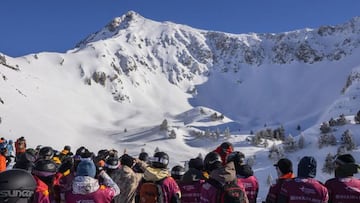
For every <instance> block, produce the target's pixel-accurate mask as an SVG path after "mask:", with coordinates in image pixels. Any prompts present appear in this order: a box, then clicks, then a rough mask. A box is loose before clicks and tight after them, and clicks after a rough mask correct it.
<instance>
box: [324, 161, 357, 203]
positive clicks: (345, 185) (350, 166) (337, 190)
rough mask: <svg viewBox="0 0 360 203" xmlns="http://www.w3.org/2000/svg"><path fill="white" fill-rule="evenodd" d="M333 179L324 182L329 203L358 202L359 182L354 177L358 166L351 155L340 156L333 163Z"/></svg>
mask: <svg viewBox="0 0 360 203" xmlns="http://www.w3.org/2000/svg"><path fill="white" fill-rule="evenodd" d="M334 164H335V178H332V179H329V180H327V181H326V182H325V186H326V188H327V189H328V192H329V203H342V202H346V203H358V202H360V180H359V179H358V178H355V177H354V174H356V173H358V170H359V165H358V164H356V163H355V159H354V157H353V156H352V155H351V154H344V155H340V156H338V157H337V158H336V160H335V162H334Z"/></svg>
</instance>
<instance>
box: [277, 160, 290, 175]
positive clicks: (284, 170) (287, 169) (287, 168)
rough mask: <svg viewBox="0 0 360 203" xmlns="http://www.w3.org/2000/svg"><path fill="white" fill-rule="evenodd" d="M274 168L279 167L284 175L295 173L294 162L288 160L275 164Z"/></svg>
mask: <svg viewBox="0 0 360 203" xmlns="http://www.w3.org/2000/svg"><path fill="white" fill-rule="evenodd" d="M274 166H275V167H278V168H279V170H280V171H281V173H282V174H287V173H292V172H293V166H292V162H291V161H290V160H289V159H287V158H283V159H279V161H278V162H277V163H276V164H274Z"/></svg>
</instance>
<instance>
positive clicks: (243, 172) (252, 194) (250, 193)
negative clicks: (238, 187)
mask: <svg viewBox="0 0 360 203" xmlns="http://www.w3.org/2000/svg"><path fill="white" fill-rule="evenodd" d="M235 168H236V176H237V178H238V180H239V181H240V182H241V183H242V184H243V185H244V188H245V192H246V196H247V198H248V199H249V202H250V203H256V198H257V195H258V192H259V183H258V180H257V178H256V177H255V176H254V172H253V170H252V168H251V167H250V166H249V165H247V164H242V165H240V166H238V167H235Z"/></svg>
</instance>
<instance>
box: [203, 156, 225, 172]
mask: <svg viewBox="0 0 360 203" xmlns="http://www.w3.org/2000/svg"><path fill="white" fill-rule="evenodd" d="M221 166H222V161H221V157H220V155H219V154H218V153H216V152H209V153H208V154H207V155H206V156H205V159H204V168H205V170H207V171H212V170H214V169H216V168H219V167H221Z"/></svg>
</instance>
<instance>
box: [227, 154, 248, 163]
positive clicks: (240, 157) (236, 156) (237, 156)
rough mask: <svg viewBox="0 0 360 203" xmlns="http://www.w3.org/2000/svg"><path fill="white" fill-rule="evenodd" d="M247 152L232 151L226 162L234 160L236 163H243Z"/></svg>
mask: <svg viewBox="0 0 360 203" xmlns="http://www.w3.org/2000/svg"><path fill="white" fill-rule="evenodd" d="M244 159H245V154H244V153H242V152H239V151H235V152H231V153H230V154H229V155H228V156H227V157H226V163H229V162H234V164H235V165H236V164H241V163H244Z"/></svg>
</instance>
